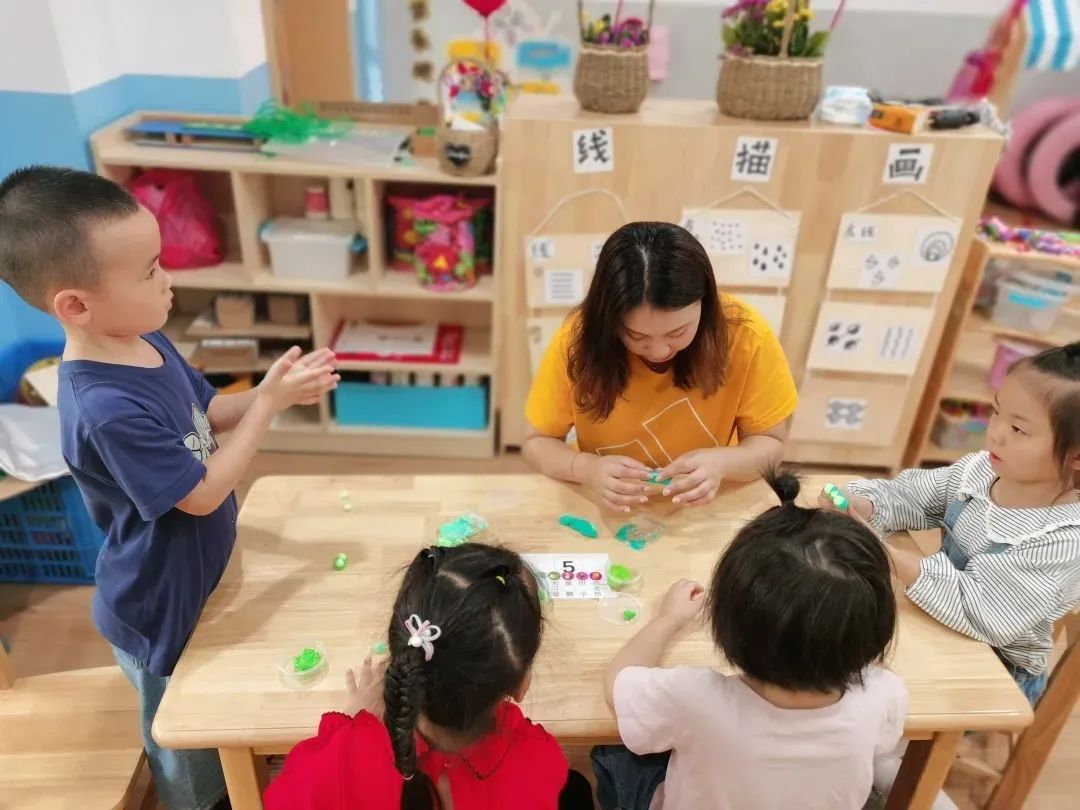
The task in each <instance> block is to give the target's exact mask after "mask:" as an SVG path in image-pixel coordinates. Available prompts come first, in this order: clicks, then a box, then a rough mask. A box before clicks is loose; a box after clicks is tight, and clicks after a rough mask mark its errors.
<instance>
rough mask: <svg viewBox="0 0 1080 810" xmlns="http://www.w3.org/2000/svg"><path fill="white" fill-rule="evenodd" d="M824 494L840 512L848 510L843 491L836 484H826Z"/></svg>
mask: <svg viewBox="0 0 1080 810" xmlns="http://www.w3.org/2000/svg"><path fill="white" fill-rule="evenodd" d="M825 494H826V495H828V496H829V500H831V501H832V502H833V506H835V507H836V508H837V509H839V510H840V511H841V512H846V511H847V510H848V499H847V497H846V496H845V495H844V491H843V490H842V489H840V487H838V486H837V485H836V484H826V485H825Z"/></svg>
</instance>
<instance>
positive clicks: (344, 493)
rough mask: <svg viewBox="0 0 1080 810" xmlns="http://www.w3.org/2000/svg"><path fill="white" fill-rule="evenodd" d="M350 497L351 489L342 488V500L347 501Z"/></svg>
mask: <svg viewBox="0 0 1080 810" xmlns="http://www.w3.org/2000/svg"><path fill="white" fill-rule="evenodd" d="M349 498H350V495H349V490H347V489H343V490H341V500H343V501H347V500H349Z"/></svg>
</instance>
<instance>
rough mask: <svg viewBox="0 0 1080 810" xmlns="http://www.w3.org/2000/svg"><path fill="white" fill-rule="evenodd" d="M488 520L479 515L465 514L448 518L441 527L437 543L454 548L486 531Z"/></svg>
mask: <svg viewBox="0 0 1080 810" xmlns="http://www.w3.org/2000/svg"><path fill="white" fill-rule="evenodd" d="M487 527H488V522H487V521H486V520H484V519H483V518H482V517H480V516H479V515H474V514H471V513H470V514H464V515H461V516H460V517H456V518H454V519H453V520H448V521H446V523H444V524H442V525H441V526H440V527H439V539H438V541H437V542H436V545H439V546H442V547H444V548H453V547H455V546H460V545H462V544H463V543H465V542H467V541H468V540H469V538H471V537H475V536H476V535H478V534H480V533H481V532H483V531H486V530H487Z"/></svg>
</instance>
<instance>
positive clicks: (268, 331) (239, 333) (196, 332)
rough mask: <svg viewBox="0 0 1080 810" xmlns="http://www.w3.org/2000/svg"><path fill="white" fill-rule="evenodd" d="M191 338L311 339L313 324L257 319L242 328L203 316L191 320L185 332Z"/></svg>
mask: <svg viewBox="0 0 1080 810" xmlns="http://www.w3.org/2000/svg"><path fill="white" fill-rule="evenodd" d="M184 334H185V335H186V336H187V337H189V338H194V339H196V340H202V339H203V338H263V339H266V340H310V339H311V326H310V325H309V324H299V325H296V326H290V325H288V324H280V323H270V322H269V321H255V323H253V324H252V325H251V326H246V327H241V328H235V329H233V328H229V327H224V326H218V325H217V324H213V325H211V324H208V323H206V322H205V319H203V318H202V317H200V318H197V319H196V320H194V321H192V322H191V325H190V326H189V327H188V328H187V331H186V332H185V333H184Z"/></svg>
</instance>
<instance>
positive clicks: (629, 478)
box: [577, 453, 652, 512]
mask: <svg viewBox="0 0 1080 810" xmlns="http://www.w3.org/2000/svg"><path fill="white" fill-rule="evenodd" d="M577 464H578V465H582V464H584V465H585V469H584V470H583V472H584V475H583V479H584V481H585V483H586V484H587V485H588V486H589V487H590V488H591V489H592V491H593V492H595V493H596V494H597V495H599V496H600V497H601V498H602V499H603V501H604V506H606V507H608V508H609V509H614V510H616V511H617V512H629V511H630V507H631V506H636V505H637V504H641V503H645V502H646V501H648V500H649V498H648V495H646V492H647V491H648V487H646V486H645V482H646V481H647V480H648V479H649V474H650V473H651V472H652V470H650V469H649V468H648V467H646V466H645V465H644V464H642V463H641V462H640V461H637V460H636V459H632V458H629V457H627V456H594V455H591V454H586V453H582V454H581V455H580V456H578V459H577Z"/></svg>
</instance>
